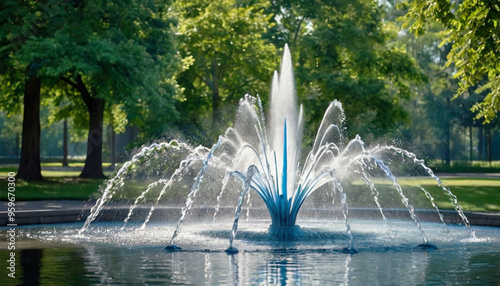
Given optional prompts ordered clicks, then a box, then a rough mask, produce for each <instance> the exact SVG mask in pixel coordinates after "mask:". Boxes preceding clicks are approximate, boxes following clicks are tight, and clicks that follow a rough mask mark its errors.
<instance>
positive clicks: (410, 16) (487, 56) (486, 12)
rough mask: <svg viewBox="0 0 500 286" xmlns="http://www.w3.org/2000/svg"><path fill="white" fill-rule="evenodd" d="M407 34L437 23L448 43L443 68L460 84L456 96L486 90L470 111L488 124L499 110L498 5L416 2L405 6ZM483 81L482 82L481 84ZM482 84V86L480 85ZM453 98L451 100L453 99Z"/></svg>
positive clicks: (490, 1) (491, 1)
mask: <svg viewBox="0 0 500 286" xmlns="http://www.w3.org/2000/svg"><path fill="white" fill-rule="evenodd" d="M406 5H407V7H408V8H409V10H408V13H407V14H406V15H405V20H406V21H407V25H408V26H409V28H410V31H412V32H414V33H416V34H421V33H423V32H424V31H425V24H426V22H427V21H428V20H429V19H433V20H436V21H439V22H441V23H442V24H443V25H444V26H445V27H446V31H445V32H444V34H445V35H446V37H445V39H444V41H443V43H442V45H444V44H446V43H451V44H452V48H451V50H450V53H449V54H448V62H447V65H451V64H454V65H455V67H456V69H457V72H456V74H455V77H457V78H458V79H459V80H460V82H459V84H460V88H459V89H458V91H457V93H456V96H459V95H463V94H468V93H469V92H471V91H474V92H477V93H481V92H482V91H486V90H488V94H487V96H486V97H485V98H484V100H482V101H480V102H477V103H476V104H475V105H474V106H473V107H472V110H473V111H476V112H477V118H482V119H484V122H485V123H489V122H490V121H491V120H493V119H494V118H495V117H496V116H497V112H498V111H499V110H500V3H499V2H498V1H495V0H464V1H451V2H450V1H447V0H416V1H410V2H409V3H407V4H406ZM485 79H486V81H484V80H485ZM483 82H485V83H483ZM456 96H455V97H456Z"/></svg>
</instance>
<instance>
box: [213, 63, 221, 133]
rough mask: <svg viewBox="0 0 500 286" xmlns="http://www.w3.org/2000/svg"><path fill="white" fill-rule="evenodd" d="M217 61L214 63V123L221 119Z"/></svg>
mask: <svg viewBox="0 0 500 286" xmlns="http://www.w3.org/2000/svg"><path fill="white" fill-rule="evenodd" d="M215 66H216V65H215V63H212V86H211V89H212V120H213V125H214V126H215V124H216V123H217V122H218V121H219V97H220V95H219V84H218V82H217V74H216V68H215Z"/></svg>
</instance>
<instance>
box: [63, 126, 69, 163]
mask: <svg viewBox="0 0 500 286" xmlns="http://www.w3.org/2000/svg"><path fill="white" fill-rule="evenodd" d="M62 165H63V166H64V167H67V166H68V119H67V118H65V119H64V125H63V161H62Z"/></svg>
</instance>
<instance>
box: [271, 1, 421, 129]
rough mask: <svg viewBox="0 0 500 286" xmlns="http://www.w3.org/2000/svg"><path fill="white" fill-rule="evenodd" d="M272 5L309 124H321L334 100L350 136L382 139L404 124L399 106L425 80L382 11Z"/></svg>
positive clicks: (362, 4)
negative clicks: (340, 106) (378, 135)
mask: <svg viewBox="0 0 500 286" xmlns="http://www.w3.org/2000/svg"><path fill="white" fill-rule="evenodd" d="M273 3H275V5H273V6H272V11H273V12H274V13H276V14H277V17H275V18H274V19H275V21H276V26H277V29H278V30H279V33H278V35H279V36H278V37H275V41H276V42H277V43H278V44H279V45H281V44H282V42H283V41H284V42H288V43H289V44H290V48H291V50H292V52H293V53H294V56H295V58H296V77H297V88H298V90H299V96H302V99H303V102H304V104H305V107H306V108H305V109H306V110H307V113H308V114H307V115H308V119H309V120H310V123H312V124H319V121H320V120H321V116H322V113H323V112H324V108H325V107H326V106H327V105H328V102H329V101H332V100H333V99H339V100H340V101H341V102H342V103H343V106H344V108H345V110H346V114H347V115H348V118H350V120H351V121H350V124H351V126H350V128H349V131H350V132H352V133H364V135H367V134H372V133H373V132H368V131H373V129H377V130H379V131H378V132H377V133H380V130H388V129H392V128H395V126H396V124H395V123H396V122H400V121H402V120H405V118H406V113H405V111H404V110H403V108H402V105H401V102H402V101H404V100H406V99H408V98H409V96H410V93H409V84H410V83H412V82H419V81H423V80H425V78H424V76H423V74H422V73H421V71H420V69H419V68H418V66H417V64H416V62H415V61H414V59H413V58H412V57H411V55H409V54H408V53H407V52H406V47H405V46H404V45H402V44H401V43H399V42H398V41H397V30H396V29H395V28H396V27H395V26H394V25H392V24H391V23H390V22H385V21H384V20H383V16H384V11H383V9H382V7H381V6H379V5H378V4H377V3H376V2H375V1H368V0H356V1H347V0H338V1H324V2H321V1H312V0H302V1H289V0H282V1H275V2H273ZM277 19H279V20H277ZM365 138H366V136H365Z"/></svg>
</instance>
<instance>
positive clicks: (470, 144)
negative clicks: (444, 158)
mask: <svg viewBox="0 0 500 286" xmlns="http://www.w3.org/2000/svg"><path fill="white" fill-rule="evenodd" d="M472 148H473V147H472V125H470V126H469V161H470V162H471V163H472Z"/></svg>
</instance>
